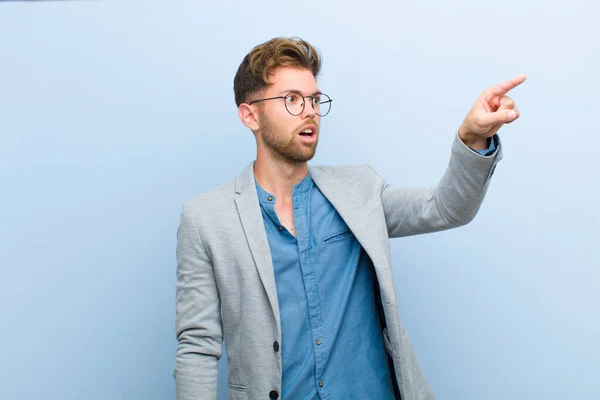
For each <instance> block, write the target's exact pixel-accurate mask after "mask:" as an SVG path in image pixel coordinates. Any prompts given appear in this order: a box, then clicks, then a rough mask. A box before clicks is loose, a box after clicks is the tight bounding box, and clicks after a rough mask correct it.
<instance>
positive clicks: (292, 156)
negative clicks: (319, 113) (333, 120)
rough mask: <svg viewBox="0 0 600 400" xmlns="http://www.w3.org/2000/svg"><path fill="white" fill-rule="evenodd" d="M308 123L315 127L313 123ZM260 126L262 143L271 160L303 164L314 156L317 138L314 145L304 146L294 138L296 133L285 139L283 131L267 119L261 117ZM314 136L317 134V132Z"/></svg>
mask: <svg viewBox="0 0 600 400" xmlns="http://www.w3.org/2000/svg"><path fill="white" fill-rule="evenodd" d="M309 123H313V124H314V125H315V126H317V124H316V123H314V121H311V122H309ZM303 125H306V124H303ZM260 126H261V136H262V141H263V143H264V145H265V147H266V148H267V150H268V151H269V153H270V154H271V156H272V157H273V159H275V160H278V161H283V162H287V163H304V162H307V161H309V160H311V159H312V158H313V157H314V156H315V152H316V151H317V144H318V141H319V137H318V136H317V140H316V141H315V142H314V144H311V145H305V144H303V143H301V142H300V141H299V140H298V139H297V138H296V133H293V134H292V135H290V136H289V137H287V136H288V135H286V134H285V133H284V132H285V130H284V129H279V128H278V127H277V126H275V124H273V123H271V121H269V119H268V118H265V117H261V118H260ZM315 134H318V132H317V133H315Z"/></svg>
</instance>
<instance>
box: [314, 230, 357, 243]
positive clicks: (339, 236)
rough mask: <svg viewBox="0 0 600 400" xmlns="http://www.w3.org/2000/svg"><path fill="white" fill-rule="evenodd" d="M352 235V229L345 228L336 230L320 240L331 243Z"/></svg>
mask: <svg viewBox="0 0 600 400" xmlns="http://www.w3.org/2000/svg"><path fill="white" fill-rule="evenodd" d="M352 236H353V234H352V231H351V230H350V229H346V230H344V231H342V232H337V233H334V234H331V235H327V236H325V237H324V238H323V239H321V241H322V242H323V243H333V242H337V241H339V240H344V239H349V238H351V237H352Z"/></svg>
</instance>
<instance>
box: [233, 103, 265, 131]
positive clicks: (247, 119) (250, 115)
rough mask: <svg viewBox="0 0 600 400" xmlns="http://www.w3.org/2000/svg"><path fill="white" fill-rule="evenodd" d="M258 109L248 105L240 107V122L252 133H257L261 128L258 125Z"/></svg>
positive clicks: (244, 104) (243, 104)
mask: <svg viewBox="0 0 600 400" xmlns="http://www.w3.org/2000/svg"><path fill="white" fill-rule="evenodd" d="M256 111H257V110H256V108H255V107H252V106H250V105H248V104H246V103H242V104H240V106H239V107H238V116H239V117H240V120H241V121H242V123H243V124H244V125H246V127H247V128H248V129H250V130H251V131H252V132H256V131H257V130H258V128H259V127H260V124H259V123H258V115H256Z"/></svg>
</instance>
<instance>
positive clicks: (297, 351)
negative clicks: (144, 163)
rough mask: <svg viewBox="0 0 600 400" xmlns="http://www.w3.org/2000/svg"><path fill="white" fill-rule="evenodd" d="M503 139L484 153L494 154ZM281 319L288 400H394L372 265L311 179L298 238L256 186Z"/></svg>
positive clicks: (302, 200)
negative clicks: (271, 260)
mask: <svg viewBox="0 0 600 400" xmlns="http://www.w3.org/2000/svg"><path fill="white" fill-rule="evenodd" d="M496 141H497V135H494V137H493V138H491V139H490V140H489V141H488V142H489V147H488V148H487V149H484V150H473V151H476V152H477V153H479V154H481V155H489V154H492V153H493V152H494V151H495V150H496V147H497V143H496ZM256 188H257V191H258V198H259V202H260V207H261V212H262V217H263V222H264V225H265V230H266V232H267V239H268V241H269V247H270V250H271V255H272V258H273V268H274V273H275V284H276V287H277V297H278V300H279V312H280V318H281V344H280V350H281V359H282V364H283V365H282V367H283V377H282V393H281V396H282V398H283V399H294V400H296V399H323V400H325V399H377V400H384V399H394V390H393V386H392V377H391V373H390V369H389V367H388V361H387V355H386V352H385V347H384V343H383V336H382V328H381V321H380V318H379V311H378V305H377V303H376V302H377V299H376V291H377V286H376V278H375V272H374V270H373V264H372V262H371V260H370V258H369V257H368V255H367V254H366V253H365V251H364V250H363V248H362V246H361V245H360V243H359V242H358V240H356V238H355V237H354V235H353V234H352V232H350V230H349V228H348V226H347V225H346V223H345V222H344V221H343V219H342V218H341V217H340V215H339V214H338V212H337V211H336V210H335V208H334V207H333V205H332V204H331V203H330V202H329V201H328V200H327V199H326V198H325V196H324V195H323V194H322V193H321V191H320V190H319V188H318V187H317V186H316V185H315V184H314V182H313V181H312V179H311V177H310V175H307V176H306V177H305V178H304V179H303V180H302V181H301V182H300V183H298V184H297V185H295V186H294V188H293V190H292V201H293V207H294V210H293V212H294V224H295V227H296V237H294V236H293V235H292V234H291V233H290V232H288V230H287V229H286V228H285V227H283V226H282V225H281V223H280V221H279V218H278V217H277V214H276V213H275V202H276V198H275V196H274V195H272V194H270V193H267V192H266V191H265V190H263V189H262V188H261V187H260V185H258V183H256Z"/></svg>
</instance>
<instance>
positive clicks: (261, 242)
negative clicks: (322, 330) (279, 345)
mask: <svg viewBox="0 0 600 400" xmlns="http://www.w3.org/2000/svg"><path fill="white" fill-rule="evenodd" d="M235 192H236V197H235V204H236V207H237V210H238V213H239V215H240V220H241V222H242V227H243V229H244V234H245V235H246V240H247V241H248V246H249V247H250V252H251V253H252V258H253V259H254V264H255V265H256V268H257V270H258V274H259V275H260V279H261V281H262V284H263V286H264V288H265V291H266V293H267V297H268V298H269V302H270V303H271V308H272V309H273V314H274V315H275V320H276V321H277V329H279V327H280V319H279V302H278V300H277V289H276V287H275V274H274V272H273V260H272V258H271V250H270V248H269V241H268V239H267V233H266V231H265V226H264V222H263V219H262V213H261V210H260V205H259V202H258V194H257V193H256V184H255V181H254V162H252V163H251V164H250V165H249V166H248V167H247V168H246V169H245V170H244V171H243V172H242V173H241V174H240V175H239V176H238V177H237V179H236V181H235Z"/></svg>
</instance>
